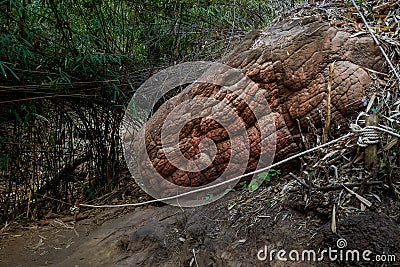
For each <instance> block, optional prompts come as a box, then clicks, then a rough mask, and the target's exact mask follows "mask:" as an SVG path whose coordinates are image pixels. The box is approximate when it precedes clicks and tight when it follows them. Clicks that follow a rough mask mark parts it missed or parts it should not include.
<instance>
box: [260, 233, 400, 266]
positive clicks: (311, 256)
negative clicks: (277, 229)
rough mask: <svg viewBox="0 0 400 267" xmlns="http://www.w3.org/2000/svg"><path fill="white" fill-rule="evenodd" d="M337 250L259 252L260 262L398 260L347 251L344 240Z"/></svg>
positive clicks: (263, 249) (353, 250)
mask: <svg viewBox="0 0 400 267" xmlns="http://www.w3.org/2000/svg"><path fill="white" fill-rule="evenodd" d="M336 246H337V248H332V247H329V248H327V249H326V248H325V249H322V250H321V249H319V250H313V249H305V250H301V251H300V250H291V251H286V250H284V249H269V248H268V247H267V246H264V248H261V249H260V250H259V251H258V252H257V259H258V260H259V261H270V262H272V261H298V262H319V261H332V262H333V261H342V262H343V261H348V262H360V261H364V262H382V263H388V262H390V263H393V262H396V261H397V260H398V259H397V258H396V255H394V254H380V255H377V254H374V253H373V252H372V251H370V250H368V249H367V250H358V249H346V246H347V241H346V240H345V239H343V238H341V239H339V240H338V241H337V242H336Z"/></svg>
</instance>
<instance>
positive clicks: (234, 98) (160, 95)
mask: <svg viewBox="0 0 400 267" xmlns="http://www.w3.org/2000/svg"><path fill="white" fill-rule="evenodd" d="M199 84H200V85H201V84H203V85H205V87H204V89H203V90H204V91H203V92H202V91H201V90H200V92H198V93H197V94H192V92H193V90H198V87H197V88H196V87H193V86H198V85H199ZM179 87H186V89H184V93H186V97H183V98H182V97H181V98H176V97H175V98H172V99H170V100H168V101H166V102H165V100H163V99H165V98H166V97H167V98H168V96H169V95H171V94H169V92H170V91H171V90H176V88H179ZM193 88H194V89H193ZM191 90H192V91H191ZM188 95H190V97H187V96H188ZM161 102H165V103H163V104H162V105H161V107H158V106H159V105H160V103H161ZM155 110H157V111H156V113H158V114H156V115H155V116H153V113H154V111H155ZM243 114H245V116H247V117H246V118H242V117H241V116H242V115H243ZM152 116H153V118H151V117H152ZM246 119H247V120H251V123H252V125H253V126H252V125H249V122H248V121H246ZM194 124H196V126H193V125H194ZM193 127H197V128H198V129H200V130H197V131H192V132H190V129H193ZM250 127H253V128H251V129H250ZM215 128H218V130H220V128H223V131H218V134H216V133H213V132H212V131H213V130H215ZM188 131H189V134H188ZM199 131H202V133H200V134H199ZM182 133H185V134H188V135H187V136H186V139H185V140H182ZM275 134H276V133H275V123H274V118H273V116H272V112H271V111H270V109H269V105H268V102H267V99H266V98H265V95H264V93H263V91H262V90H260V89H259V88H258V86H257V84H256V83H254V82H253V81H252V80H251V79H249V78H248V77H247V76H246V75H244V74H243V73H242V72H241V71H240V70H238V69H234V68H231V67H229V66H226V65H224V64H221V63H215V62H202V61H198V62H188V63H183V64H178V65H175V66H172V67H170V68H167V69H165V70H162V71H160V72H158V73H157V74H155V75H153V76H152V77H151V78H150V79H148V80H147V81H146V82H144V83H143V84H142V86H141V87H140V88H139V89H138V90H137V91H136V92H135V94H134V96H133V97H132V99H131V101H130V103H129V104H128V107H127V109H126V112H125V116H124V119H123V122H122V124H121V139H122V141H123V149H124V156H125V161H126V163H127V166H128V168H129V170H130V172H131V174H132V175H133V177H134V179H135V181H136V182H137V184H138V185H139V186H140V187H141V188H142V189H143V190H144V191H145V192H146V193H148V194H149V195H151V196H152V197H154V198H155V199H165V198H170V197H173V196H176V195H180V194H186V193H190V194H186V195H185V196H184V197H179V198H177V199H173V200H168V201H164V202H166V203H168V204H171V205H177V206H182V207H192V206H199V205H204V204H207V203H210V202H213V201H215V200H217V199H219V198H221V197H222V196H223V195H224V194H226V193H227V192H228V191H229V189H230V188H233V187H234V186H235V185H236V183H237V182H239V179H236V180H235V179H234V178H235V177H237V176H240V175H242V174H244V173H245V172H246V170H247V169H248V168H249V164H250V162H251V161H250V160H252V161H254V158H255V156H254V153H257V157H258V155H259V158H257V162H256V164H254V162H251V164H252V167H251V168H252V169H253V170H254V169H256V170H257V169H259V168H261V167H265V166H269V165H270V164H272V162H273V157H274V155H275V142H276V141H275V139H276V137H275ZM221 135H224V136H225V137H222V136H221ZM226 136H227V139H228V140H226ZM221 138H225V139H223V140H224V141H223V143H222V142H221V141H218V139H221ZM188 139H190V140H189V141H188ZM254 139H256V140H260V141H258V142H257V144H256V145H255V144H254ZM218 142H219V143H218ZM188 145H189V146H197V147H196V148H194V149H193V150H199V151H200V152H199V153H197V154H196V155H195V156H193V157H189V158H188V157H187V156H186V155H185V154H184V153H183V152H182V151H184V150H186V151H187V150H188V149H192V148H191V147H189V148H188ZM221 147H222V148H221ZM226 147H228V148H227V149H226ZM221 149H222V150H223V149H225V151H222V152H225V155H224V156H220V155H221ZM227 152H228V153H227ZM218 153H219V154H218ZM252 153H253V154H252ZM228 154H229V156H228V157H227V156H226V155H228ZM217 156H220V157H219V158H217ZM227 158H229V160H227ZM261 164H262V165H261ZM216 166H217V167H219V168H220V166H223V167H224V168H223V171H221V169H219V170H217V169H216ZM205 172H208V173H212V172H214V176H213V177H215V173H217V174H218V177H217V178H216V179H215V180H213V181H210V182H208V183H207V184H205V185H202V186H198V184H200V183H196V181H197V180H198V179H199V177H200V176H202V175H203V174H204V173H205ZM174 175H175V176H174ZM204 176H207V175H206V174H204ZM171 177H172V178H171ZM168 178H170V179H169V180H168ZM185 179H186V180H185ZM203 179H204V178H203ZM205 179H207V177H206V178H205ZM182 180H185V181H191V182H193V184H194V185H193V186H191V185H190V184H189V186H181V185H178V184H179V183H178V184H177V183H174V182H176V181H182ZM231 180H232V181H231ZM207 181H208V180H207ZM221 182H225V183H226V184H225V185H224V186H219V187H214V188H212V189H205V190H204V191H201V192H197V191H196V192H195V193H194V192H193V190H196V189H201V188H204V187H206V186H212V185H216V184H218V183H221ZM181 184H185V185H187V183H181ZM206 196H208V197H206ZM210 196H212V197H210Z"/></svg>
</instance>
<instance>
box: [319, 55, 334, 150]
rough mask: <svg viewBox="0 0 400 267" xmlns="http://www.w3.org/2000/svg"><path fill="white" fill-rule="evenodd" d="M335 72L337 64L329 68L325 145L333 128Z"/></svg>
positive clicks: (323, 139)
mask: <svg viewBox="0 0 400 267" xmlns="http://www.w3.org/2000/svg"><path fill="white" fill-rule="evenodd" d="M334 70H335V62H333V63H332V64H331V65H330V67H329V82H328V88H327V96H326V98H327V99H326V100H327V104H326V106H327V107H326V121H325V128H324V134H323V136H322V144H325V143H326V142H327V141H328V132H329V128H330V127H331V91H332V83H333V72H334Z"/></svg>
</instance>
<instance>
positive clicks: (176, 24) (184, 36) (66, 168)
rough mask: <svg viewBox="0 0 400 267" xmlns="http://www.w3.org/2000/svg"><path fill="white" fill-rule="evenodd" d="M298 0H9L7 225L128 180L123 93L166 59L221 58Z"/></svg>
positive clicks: (2, 133)
mask: <svg viewBox="0 0 400 267" xmlns="http://www.w3.org/2000/svg"><path fill="white" fill-rule="evenodd" d="M293 4H294V1H272V0H269V1H264V0H230V1H225V2H221V1H216V0H209V1H189V0H183V1H178V0H168V1H166V0H140V1H126V0H113V1H110V0H99V1H94V0H79V1H66V0H60V1H51V0H45V1H40V0H7V1H0V10H1V12H0V28H1V32H0V93H1V97H0V103H1V105H0V112H1V116H0V123H1V126H0V152H1V153H0V173H1V174H0V224H1V223H4V222H5V221H7V220H10V219H11V220H13V219H17V220H20V221H25V220H27V219H28V220H29V219H35V218H38V217H40V216H42V215H43V214H44V213H45V212H47V211H48V210H52V209H61V210H64V209H65V208H68V207H69V205H68V204H71V203H74V201H76V200H79V199H80V200H84V201H90V200H96V199H98V198H99V197H101V196H104V195H105V194H106V193H108V192H110V191H112V190H114V189H116V188H117V187H118V186H120V185H121V183H122V182H123V179H124V177H121V174H120V173H121V172H120V169H121V168H123V164H124V163H123V161H122V160H121V148H120V144H119V138H118V136H119V135H118V129H119V123H120V120H121V117H122V114H123V111H124V108H123V107H124V104H125V103H126V102H127V101H128V100H129V98H130V97H131V95H132V93H133V92H134V90H135V89H136V88H137V87H138V86H139V85H140V84H141V83H142V82H143V81H144V80H145V79H146V78H148V77H149V75H151V74H152V73H154V72H155V71H157V70H158V69H160V68H163V67H166V66H168V65H171V64H175V63H178V62H183V61H191V60H199V59H201V60H214V59H217V58H218V57H220V56H221V55H222V54H223V53H225V52H226V51H228V50H229V49H230V48H231V47H232V46H233V45H234V44H235V43H236V42H237V41H238V40H239V39H240V38H241V37H242V36H243V35H244V34H245V33H246V32H248V31H250V30H252V29H254V28H260V27H262V26H264V25H265V24H267V23H268V22H269V21H270V20H271V19H273V18H274V17H276V16H277V15H278V14H279V13H280V12H281V11H283V10H287V9H289V7H290V6H291V5H293Z"/></svg>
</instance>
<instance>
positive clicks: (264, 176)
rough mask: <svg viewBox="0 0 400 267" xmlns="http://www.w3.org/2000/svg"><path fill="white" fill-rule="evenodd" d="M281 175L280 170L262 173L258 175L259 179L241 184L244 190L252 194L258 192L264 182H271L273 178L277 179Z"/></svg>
mask: <svg viewBox="0 0 400 267" xmlns="http://www.w3.org/2000/svg"><path fill="white" fill-rule="evenodd" d="M280 174H281V171H280V170H275V169H270V170H269V171H268V172H262V173H259V174H258V175H257V177H256V178H255V179H253V180H251V181H250V183H248V184H247V182H246V181H243V182H240V183H239V184H240V185H241V186H242V189H243V190H248V191H250V192H254V191H256V190H257V189H258V188H259V187H260V185H261V183H262V182H263V181H266V182H270V181H271V177H275V176H278V175H280Z"/></svg>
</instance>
